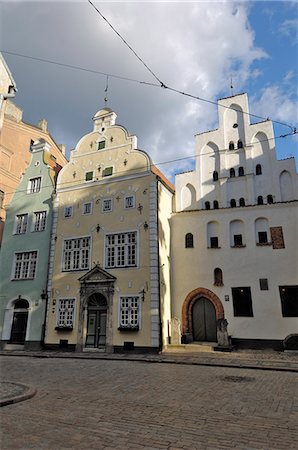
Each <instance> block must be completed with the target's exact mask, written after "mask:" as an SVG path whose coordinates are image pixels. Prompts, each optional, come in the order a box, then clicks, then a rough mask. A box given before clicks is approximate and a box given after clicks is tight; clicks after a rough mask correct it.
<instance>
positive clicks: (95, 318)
mask: <svg viewBox="0 0 298 450" xmlns="http://www.w3.org/2000/svg"><path fill="white" fill-rule="evenodd" d="M107 309H108V306H107V300H106V298H105V296H104V295H103V294H92V295H91V296H90V297H89V298H88V306H87V336H86V344H85V345H86V347H89V348H101V347H105V345H106V329H107Z"/></svg>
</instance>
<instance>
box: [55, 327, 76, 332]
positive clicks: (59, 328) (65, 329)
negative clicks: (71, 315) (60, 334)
mask: <svg viewBox="0 0 298 450" xmlns="http://www.w3.org/2000/svg"><path fill="white" fill-rule="evenodd" d="M55 330H56V331H72V330H73V327H55Z"/></svg>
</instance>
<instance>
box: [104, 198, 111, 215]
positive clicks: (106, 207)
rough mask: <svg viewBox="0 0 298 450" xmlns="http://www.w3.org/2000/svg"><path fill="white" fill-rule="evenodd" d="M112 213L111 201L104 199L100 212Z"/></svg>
mask: <svg viewBox="0 0 298 450" xmlns="http://www.w3.org/2000/svg"><path fill="white" fill-rule="evenodd" d="M110 211H112V199H111V198H105V199H103V201H102V212H110Z"/></svg>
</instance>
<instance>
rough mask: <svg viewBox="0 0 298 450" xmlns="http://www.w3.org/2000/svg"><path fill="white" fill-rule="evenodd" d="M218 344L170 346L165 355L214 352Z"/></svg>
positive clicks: (201, 343) (202, 343) (195, 343)
mask: <svg viewBox="0 0 298 450" xmlns="http://www.w3.org/2000/svg"><path fill="white" fill-rule="evenodd" d="M217 345H218V344H217V342H193V343H191V344H169V345H167V346H166V348H165V349H164V350H163V353H201V352H214V348H215V347H217Z"/></svg>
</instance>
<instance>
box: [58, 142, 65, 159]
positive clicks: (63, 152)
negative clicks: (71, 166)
mask: <svg viewBox="0 0 298 450" xmlns="http://www.w3.org/2000/svg"><path fill="white" fill-rule="evenodd" d="M58 147H59V149H60V152H61V153H62V155H63V156H65V154H66V147H65V145H64V144H59V145H58Z"/></svg>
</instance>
